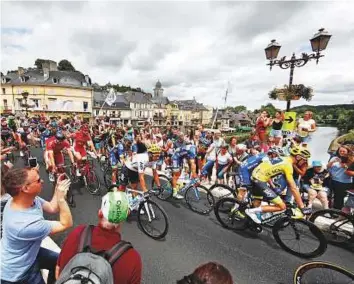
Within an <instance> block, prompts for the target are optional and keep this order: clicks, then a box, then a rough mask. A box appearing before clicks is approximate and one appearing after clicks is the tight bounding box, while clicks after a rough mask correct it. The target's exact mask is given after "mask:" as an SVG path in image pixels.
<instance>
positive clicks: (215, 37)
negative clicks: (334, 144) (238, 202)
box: [1, 1, 354, 109]
mask: <svg viewBox="0 0 354 284" xmlns="http://www.w3.org/2000/svg"><path fill="white" fill-rule="evenodd" d="M350 2H351V1H348V2H344V1H336V2H219V1H212V2H181V1H176V2H146V1H143V2H103V1H99V2H98V1H97V2H18V1H16V2H4V1H2V2H1V71H2V72H4V73H6V71H7V70H13V69H16V68H17V67H18V66H23V67H29V66H33V64H34V61H35V59H36V58H46V59H52V60H55V61H59V60H61V59H64V58H65V59H68V60H70V61H71V62H72V63H73V65H74V66H75V68H76V69H78V70H80V71H82V72H83V73H85V74H89V75H90V76H91V78H92V80H93V81H94V82H97V83H99V84H105V83H107V82H109V81H110V82H111V83H118V84H124V85H131V86H134V87H141V88H143V89H144V90H145V91H149V92H152V89H153V87H154V84H155V83H156V81H157V79H160V81H161V82H162V85H163V87H164V89H165V94H166V95H167V96H168V97H169V98H174V99H191V98H193V97H195V98H196V99H197V100H198V101H200V102H203V103H205V104H207V105H213V106H216V105H222V104H223V100H222V96H224V93H225V89H226V87H227V82H228V81H230V82H231V83H232V86H233V91H232V93H231V94H229V96H228V101H227V104H228V105H240V104H242V105H246V106H247V107H249V108H251V109H253V108H257V107H259V106H260V105H261V104H265V103H267V102H271V101H270V100H269V99H268V96H267V93H268V92H269V90H271V89H272V88H274V87H280V86H282V85H284V84H287V82H288V80H289V79H288V78H289V70H282V69H280V68H279V67H274V68H273V70H272V71H271V72H270V71H269V67H268V66H266V63H267V62H266V59H265V55H264V48H265V47H266V46H267V44H268V43H269V42H270V40H271V39H276V40H277V41H278V42H279V43H280V44H281V45H282V48H281V50H280V53H279V55H280V56H285V55H286V56H290V55H291V54H292V52H295V53H296V54H301V52H310V51H311V47H310V42H309V39H310V38H311V37H312V36H313V34H314V33H315V32H316V31H317V30H318V29H319V28H321V27H324V28H326V29H327V30H328V31H329V32H330V33H331V34H332V35H333V36H332V38H331V41H330V43H329V45H328V47H327V50H325V52H324V54H325V57H323V58H321V60H320V62H319V64H318V65H317V66H316V63H315V62H314V61H312V62H309V63H308V64H307V65H306V66H305V67H302V68H296V69H295V73H294V83H295V84H297V83H298V84H299V83H302V84H305V85H307V86H312V87H313V88H314V94H315V96H314V99H313V100H312V101H311V104H315V105H317V104H334V103H351V102H352V101H354V67H353V66H354V17H353V11H354V2H352V3H350ZM272 102H274V101H272ZM303 103H306V102H305V101H300V102H296V103H294V105H298V104H303ZM275 104H276V105H277V106H278V107H282V108H285V103H284V102H280V103H279V102H278V103H275Z"/></svg>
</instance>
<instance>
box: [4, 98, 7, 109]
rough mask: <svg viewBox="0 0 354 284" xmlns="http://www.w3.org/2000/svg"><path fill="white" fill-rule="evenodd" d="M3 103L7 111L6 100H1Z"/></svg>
mask: <svg viewBox="0 0 354 284" xmlns="http://www.w3.org/2000/svg"><path fill="white" fill-rule="evenodd" d="M3 101H4V108H5V109H7V100H3Z"/></svg>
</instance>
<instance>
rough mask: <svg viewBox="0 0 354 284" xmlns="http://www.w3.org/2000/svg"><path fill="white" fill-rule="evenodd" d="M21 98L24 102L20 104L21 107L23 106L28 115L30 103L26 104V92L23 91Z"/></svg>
mask: <svg viewBox="0 0 354 284" xmlns="http://www.w3.org/2000/svg"><path fill="white" fill-rule="evenodd" d="M21 95H22V97H23V99H24V100H25V103H24V104H21V107H24V108H25V110H26V117H27V116H28V109H29V108H30V107H31V106H30V105H28V103H27V98H28V92H23V93H22V94H21Z"/></svg>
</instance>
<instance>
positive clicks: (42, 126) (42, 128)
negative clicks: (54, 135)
mask: <svg viewBox="0 0 354 284" xmlns="http://www.w3.org/2000/svg"><path fill="white" fill-rule="evenodd" d="M38 130H39V131H40V132H43V131H44V130H46V128H45V126H44V125H42V124H40V125H38Z"/></svg>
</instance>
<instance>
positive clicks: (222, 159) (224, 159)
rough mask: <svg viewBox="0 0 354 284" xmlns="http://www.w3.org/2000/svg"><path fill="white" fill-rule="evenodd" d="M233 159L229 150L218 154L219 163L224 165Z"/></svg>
mask: <svg viewBox="0 0 354 284" xmlns="http://www.w3.org/2000/svg"><path fill="white" fill-rule="evenodd" d="M231 160H232V157H231V155H230V153H229V152H226V154H225V155H222V154H221V153H219V155H218V164H219V165H222V166H224V165H227V164H228V163H229V162H230V161H231Z"/></svg>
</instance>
